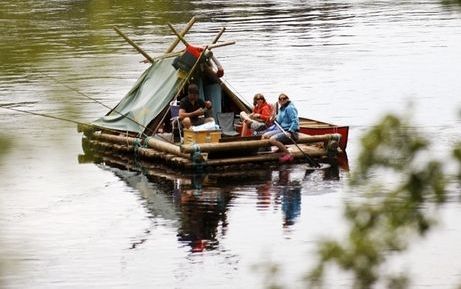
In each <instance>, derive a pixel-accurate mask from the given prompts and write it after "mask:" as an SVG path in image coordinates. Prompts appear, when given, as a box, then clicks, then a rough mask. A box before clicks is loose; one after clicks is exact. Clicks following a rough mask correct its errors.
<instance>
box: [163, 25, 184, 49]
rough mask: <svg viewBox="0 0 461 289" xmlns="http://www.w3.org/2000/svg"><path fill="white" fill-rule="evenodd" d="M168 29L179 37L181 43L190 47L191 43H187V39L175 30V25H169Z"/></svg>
mask: <svg viewBox="0 0 461 289" xmlns="http://www.w3.org/2000/svg"><path fill="white" fill-rule="evenodd" d="M167 25H168V27H170V29H171V31H173V33H174V34H175V35H176V36H177V37H178V39H179V40H181V42H182V43H183V44H184V45H185V46H189V43H187V41H186V39H185V38H184V37H183V36H182V35H181V34H179V33H178V31H176V29H174V27H173V25H171V23H167Z"/></svg>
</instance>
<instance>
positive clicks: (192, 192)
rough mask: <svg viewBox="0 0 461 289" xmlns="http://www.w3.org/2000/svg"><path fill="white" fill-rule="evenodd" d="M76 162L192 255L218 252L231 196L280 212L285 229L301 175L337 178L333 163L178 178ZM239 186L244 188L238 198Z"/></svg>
mask: <svg viewBox="0 0 461 289" xmlns="http://www.w3.org/2000/svg"><path fill="white" fill-rule="evenodd" d="M79 161H80V162H96V163H98V164H99V165H100V166H101V168H103V169H106V170H111V171H112V172H113V173H114V174H115V175H116V176H118V177H119V178H120V179H122V180H123V181H124V182H125V183H126V184H127V185H128V186H129V187H131V188H134V189H135V192H136V193H138V194H139V195H140V197H141V198H142V202H143V204H144V206H145V208H146V210H147V212H148V214H149V215H150V216H151V217H152V218H161V219H163V220H168V221H169V222H171V224H174V226H175V228H176V230H177V240H178V242H179V246H180V247H186V248H188V250H189V251H190V252H192V253H197V252H203V251H212V250H216V249H218V248H219V245H220V242H221V240H222V239H223V238H225V237H226V232H227V227H228V225H229V223H228V217H227V215H228V212H229V210H230V209H231V208H232V207H233V205H232V202H233V201H234V200H235V199H237V198H250V199H253V200H254V202H255V203H256V209H257V211H261V212H263V211H267V210H269V209H274V210H275V211H278V210H280V211H281V215H282V221H281V226H282V227H283V228H289V227H290V226H292V225H294V224H295V223H296V222H297V220H298V219H299V217H300V215H301V200H302V189H303V182H305V181H306V176H309V175H311V174H315V175H317V176H318V175H321V178H322V179H323V180H339V167H338V166H334V165H333V166H328V167H327V168H326V169H323V170H312V169H306V168H307V167H305V166H304V165H303V166H299V165H292V166H290V165H289V166H282V167H280V169H279V170H274V171H273V170H271V169H267V170H258V171H253V172H248V171H245V172H241V171H240V172H237V171H234V172H225V173H216V174H214V173H204V174H181V173H177V172H175V171H172V170H170V169H168V168H164V167H157V166H155V165H153V164H146V163H141V162H137V161H136V160H135V159H130V158H118V157H115V156H98V157H94V156H93V157H89V156H88V155H81V156H80V158H79ZM304 170H305V172H304ZM243 188H247V189H245V190H244V193H243V194H242V189H243ZM248 188H254V190H251V189H248ZM152 231H153V230H152V229H151V228H148V229H146V230H145V233H146V234H147V235H149V234H150V233H151V232H152ZM147 239H148V237H147V236H146V237H144V238H141V239H140V240H136V242H133V243H132V244H130V246H129V247H130V248H132V249H134V248H137V247H138V246H139V245H142V244H143V243H144V242H145V241H146V240H147Z"/></svg>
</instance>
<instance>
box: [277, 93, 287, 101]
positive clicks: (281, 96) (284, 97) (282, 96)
mask: <svg viewBox="0 0 461 289" xmlns="http://www.w3.org/2000/svg"><path fill="white" fill-rule="evenodd" d="M281 98H283V99H289V98H288V95H286V94H285V93H281V94H280V95H279V100H280V99H281Z"/></svg>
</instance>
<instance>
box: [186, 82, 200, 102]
mask: <svg viewBox="0 0 461 289" xmlns="http://www.w3.org/2000/svg"><path fill="white" fill-rule="evenodd" d="M187 96H188V97H189V99H195V98H197V97H198V86H197V84H195V83H191V84H189V86H188V87H187Z"/></svg>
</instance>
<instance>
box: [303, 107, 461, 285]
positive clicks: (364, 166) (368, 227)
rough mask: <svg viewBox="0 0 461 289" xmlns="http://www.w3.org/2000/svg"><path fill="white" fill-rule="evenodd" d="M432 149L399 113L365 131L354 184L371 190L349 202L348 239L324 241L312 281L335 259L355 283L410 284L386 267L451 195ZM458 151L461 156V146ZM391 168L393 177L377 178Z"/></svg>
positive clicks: (315, 282) (426, 226) (319, 280)
mask: <svg viewBox="0 0 461 289" xmlns="http://www.w3.org/2000/svg"><path fill="white" fill-rule="evenodd" d="M428 150H429V142H428V141H427V140H426V139H425V138H424V137H422V136H421V135H420V134H419V133H418V132H417V131H416V129H414V128H412V127H411V126H410V125H409V122H408V121H407V120H405V119H403V118H400V117H398V116H395V115H388V116H386V117H384V118H383V119H382V121H381V122H380V123H379V124H378V125H377V126H375V127H374V128H373V129H371V130H370V131H369V132H368V133H367V134H366V135H365V136H364V137H363V139H362V151H361V153H360V155H359V164H358V169H357V171H356V172H355V173H354V175H353V176H352V179H351V187H352V188H353V189H354V190H357V191H364V192H367V193H366V194H364V200H363V201H362V202H359V201H354V202H350V203H348V204H346V208H345V213H344V217H345V219H346V221H347V222H348V224H349V226H350V230H349V232H348V235H347V237H346V238H345V240H341V241H339V240H328V239H327V240H323V241H322V242H320V244H319V247H318V256H319V260H318V263H317V265H316V266H315V267H314V268H313V269H312V271H311V272H310V273H309V275H308V276H307V279H308V280H309V283H310V285H311V286H312V287H314V288H321V287H322V281H323V279H324V277H325V275H326V270H325V269H326V268H327V266H328V265H330V264H336V265H337V266H338V267H339V268H340V269H341V270H344V271H346V272H349V273H351V274H352V276H353V280H354V284H353V288H360V289H365V288H374V287H375V286H376V285H377V283H378V282H379V281H382V283H383V284H385V285H386V286H387V288H395V289H402V288H406V287H407V286H408V280H407V278H405V277H403V276H382V275H381V274H380V272H381V269H382V267H383V265H384V264H385V262H386V258H387V257H388V256H389V253H390V252H394V253H398V252H401V251H403V250H405V249H406V248H407V247H408V245H409V241H410V239H411V238H412V237H416V236H424V235H425V234H426V233H427V232H428V231H429V230H430V229H431V227H432V226H433V225H434V224H435V220H434V219H433V218H432V215H431V214H430V213H429V209H430V208H431V207H435V208H436V207H437V206H438V205H439V204H441V203H443V202H444V201H445V196H446V191H445V184H446V182H447V177H446V176H445V174H444V172H443V170H442V164H441V163H440V162H439V161H436V160H426V158H427V156H428V155H429V152H428ZM454 155H455V157H456V158H457V159H458V160H459V161H461V146H458V147H457V148H456V149H455V151H454ZM389 174H390V175H391V176H393V178H392V181H391V182H389V181H388V182H385V181H378V180H377V179H378V178H377V177H376V176H381V175H389ZM460 175H461V173H460ZM383 179H385V178H383Z"/></svg>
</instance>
